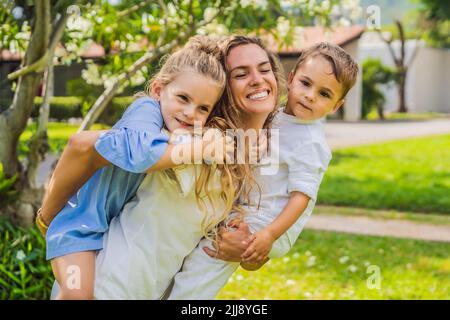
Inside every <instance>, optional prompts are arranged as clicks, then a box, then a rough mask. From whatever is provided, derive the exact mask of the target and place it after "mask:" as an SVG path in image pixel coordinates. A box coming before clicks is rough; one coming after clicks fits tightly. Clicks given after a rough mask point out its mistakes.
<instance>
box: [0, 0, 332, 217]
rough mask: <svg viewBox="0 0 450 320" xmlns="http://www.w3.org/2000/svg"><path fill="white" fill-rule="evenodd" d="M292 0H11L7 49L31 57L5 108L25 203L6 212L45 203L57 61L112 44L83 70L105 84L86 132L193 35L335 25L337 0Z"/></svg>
mask: <svg viewBox="0 0 450 320" xmlns="http://www.w3.org/2000/svg"><path fill="white" fill-rule="evenodd" d="M288 2H289V6H288V10H286V8H284V7H283V6H282V5H281V3H280V1H274V0H247V1H238V0H205V1H197V0H191V1H189V0H174V1H167V0H158V1H148V0H147V1H138V0H130V1H121V2H120V3H118V4H114V2H112V1H105V0H97V1H81V0H80V1H78V2H75V3H74V2H73V1H67V0H36V1H35V2H30V1H27V0H17V1H13V0H8V1H6V2H3V3H2V4H1V5H0V19H1V23H2V24H1V28H0V36H1V37H0V48H8V47H9V48H10V49H11V47H15V48H16V49H17V50H18V51H19V52H21V51H23V53H24V55H23V61H22V64H21V67H20V69H19V70H17V71H15V72H13V73H11V74H10V75H9V76H8V78H9V79H10V80H14V81H15V83H16V85H15V86H16V89H15V93H14V98H13V101H12V103H11V105H10V106H9V108H7V109H6V110H4V111H3V112H1V113H0V163H1V164H3V171H4V175H5V178H6V179H8V181H13V180H11V179H13V178H12V177H16V178H15V180H14V181H15V183H14V188H13V189H14V190H11V191H12V192H17V193H18V194H19V196H18V200H17V201H16V202H14V203H13V204H10V205H8V206H7V207H6V208H2V211H3V212H4V213H5V212H6V213H11V214H12V215H13V216H15V217H16V218H18V220H19V221H20V222H23V223H31V221H32V218H33V215H34V212H35V211H36V209H37V208H38V207H39V205H40V201H41V197H42V194H43V189H42V188H41V187H39V186H36V184H35V182H34V179H35V173H36V168H37V166H38V164H39V162H40V161H41V160H42V158H43V157H44V156H45V152H46V148H45V137H46V129H47V128H46V126H47V125H46V124H47V121H48V101H49V98H50V97H51V96H52V83H53V81H52V74H53V65H54V63H55V62H56V63H65V64H70V63H72V62H73V61H80V52H82V51H83V50H84V49H85V48H86V47H88V46H89V45H92V43H94V42H95V43H98V44H101V45H102V46H103V48H104V49H105V59H104V61H103V65H101V66H98V65H94V64H93V63H88V69H87V70H85V71H84V72H83V74H84V78H85V79H86V81H88V82H92V83H93V82H95V83H96V84H101V85H103V86H104V88H105V90H104V92H103V93H102V94H101V95H100V96H99V97H98V99H97V100H96V101H95V102H94V103H93V105H92V107H91V108H90V109H89V111H88V113H87V115H86V117H85V119H84V121H83V124H82V126H81V127H80V130H83V129H87V128H89V127H90V125H91V124H92V123H93V122H94V121H95V120H96V119H97V117H98V116H99V115H100V114H101V112H102V111H104V109H105V108H106V106H107V105H108V102H109V101H111V99H112V98H113V97H114V96H115V95H116V94H118V93H119V92H120V91H121V90H123V88H124V87H126V86H128V85H130V83H133V82H139V81H141V82H142V81H143V80H145V79H146V78H149V76H150V75H151V73H152V72H153V71H154V66H155V65H157V64H156V62H157V61H158V60H159V58H160V57H162V56H163V55H164V54H166V53H169V52H171V51H172V50H173V49H175V48H177V47H179V46H182V45H183V44H184V42H186V41H187V39H188V38H189V37H190V36H191V35H194V34H196V33H203V34H211V33H214V34H227V33H230V32H236V33H239V32H243V33H256V34H258V33H259V32H261V31H262V30H265V32H271V33H273V34H274V35H275V36H276V37H278V38H280V40H283V41H287V42H289V41H292V39H290V38H289V35H291V34H292V33H291V32H287V33H286V34H284V35H283V36H282V37H281V36H279V35H278V34H277V33H276V30H277V26H278V25H279V24H280V21H282V22H283V23H284V22H285V21H289V22H290V24H289V25H290V28H292V29H293V28H294V27H295V26H298V25H300V24H301V23H302V21H304V20H307V21H313V20H315V21H320V23H322V24H324V25H329V24H330V19H329V12H330V9H331V8H332V6H333V5H334V4H335V3H338V1H337V0H334V1H329V2H328V4H327V5H326V6H323V5H318V4H315V2H301V1H300V2H299V1H284V2H283V3H285V4H286V3H288ZM10 12H13V18H11V15H10V14H9V13H10ZM14 12H15V14H14ZM18 17H19V18H18ZM280 18H283V19H284V20H283V19H280ZM306 18H307V19H306ZM61 50H62V51H63V52H64V53H63V54H60V51H61ZM91 71H93V72H91ZM42 81H44V82H45V84H44V88H45V92H44V103H43V106H42V107H41V110H40V116H39V120H38V125H37V130H36V132H35V136H34V137H33V139H32V140H31V142H30V148H29V152H28V154H27V155H26V157H25V159H24V160H23V161H19V158H18V154H17V146H18V140H19V137H20V135H21V133H22V132H23V131H24V130H25V128H26V125H27V121H28V119H29V117H30V114H31V111H32V107H33V101H34V97H35V96H36V94H37V91H38V87H39V86H40V84H41V83H42Z"/></svg>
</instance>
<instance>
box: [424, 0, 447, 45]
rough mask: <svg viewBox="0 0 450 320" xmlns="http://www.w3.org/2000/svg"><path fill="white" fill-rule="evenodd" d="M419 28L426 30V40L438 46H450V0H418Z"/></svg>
mask: <svg viewBox="0 0 450 320" xmlns="http://www.w3.org/2000/svg"><path fill="white" fill-rule="evenodd" d="M418 2H419V4H420V8H419V19H418V28H420V29H422V30H424V39H425V41H426V42H427V43H428V44H429V45H431V46H433V47H437V48H450V2H448V1H441V0H418Z"/></svg>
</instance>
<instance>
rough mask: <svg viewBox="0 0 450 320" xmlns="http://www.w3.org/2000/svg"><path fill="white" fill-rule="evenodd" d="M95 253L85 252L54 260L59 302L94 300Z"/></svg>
mask: <svg viewBox="0 0 450 320" xmlns="http://www.w3.org/2000/svg"><path fill="white" fill-rule="evenodd" d="M95 254H96V252H95V251H83V252H76V253H72V254H68V255H65V256H62V257H58V258H55V259H52V261H51V264H52V269H53V274H54V275H55V278H56V281H58V284H59V287H60V291H59V294H58V296H57V297H56V299H57V300H88V299H93V298H94V280H95Z"/></svg>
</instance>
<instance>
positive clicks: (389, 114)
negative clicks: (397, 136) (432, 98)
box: [367, 110, 449, 121]
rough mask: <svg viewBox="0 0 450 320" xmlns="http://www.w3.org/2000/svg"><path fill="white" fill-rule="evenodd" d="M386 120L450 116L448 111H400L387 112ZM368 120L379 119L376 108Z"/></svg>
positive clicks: (368, 116) (430, 118)
mask: <svg viewBox="0 0 450 320" xmlns="http://www.w3.org/2000/svg"><path fill="white" fill-rule="evenodd" d="M384 117H385V121H386V120H387V121H389V120H392V121H422V120H432V119H445V118H448V117H449V114H448V113H440V112H421V113H410V112H408V113H400V112H386V114H385V115H384ZM367 120H379V118H378V113H377V111H376V110H372V111H371V112H370V113H369V114H368V115H367Z"/></svg>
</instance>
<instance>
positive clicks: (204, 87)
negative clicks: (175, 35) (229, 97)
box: [152, 71, 222, 132]
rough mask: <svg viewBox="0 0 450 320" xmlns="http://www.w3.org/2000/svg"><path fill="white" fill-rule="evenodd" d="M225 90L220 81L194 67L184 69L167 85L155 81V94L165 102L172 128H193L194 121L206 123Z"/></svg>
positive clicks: (165, 113)
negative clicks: (184, 70) (200, 72)
mask: <svg viewBox="0 0 450 320" xmlns="http://www.w3.org/2000/svg"><path fill="white" fill-rule="evenodd" d="M221 93H222V86H221V85H220V84H219V83H217V82H216V81H214V80H213V79H211V78H209V77H206V76H203V75H201V74H198V73H196V72H193V71H186V72H182V73H181V74H179V75H178V76H176V77H175V79H174V80H173V81H172V82H170V83H169V84H167V85H165V86H161V85H160V84H159V83H158V82H157V81H155V83H154V84H153V87H152V95H153V96H154V97H155V98H156V99H157V100H158V101H159V103H160V105H161V113H162V116H163V119H164V123H165V125H166V127H167V130H169V131H170V132H173V131H174V130H176V129H185V130H193V129H194V122H198V124H201V126H202V127H203V126H204V125H205V123H206V120H207V119H208V116H209V115H210V113H211V111H212V110H213V107H214V105H215V104H216V102H217V101H218V100H219V98H220V95H221Z"/></svg>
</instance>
